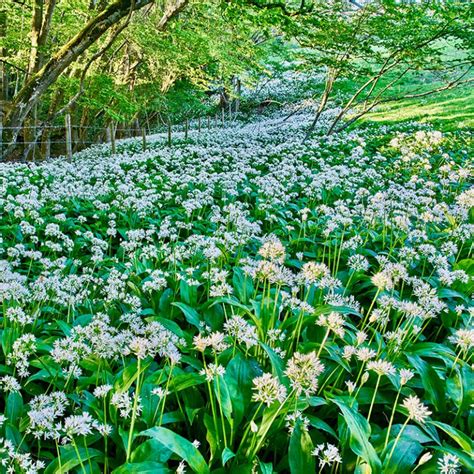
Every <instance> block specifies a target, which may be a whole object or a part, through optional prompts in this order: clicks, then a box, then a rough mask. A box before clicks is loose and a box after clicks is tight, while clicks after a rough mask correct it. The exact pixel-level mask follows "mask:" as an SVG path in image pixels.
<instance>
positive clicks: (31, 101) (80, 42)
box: [3, 0, 188, 158]
mask: <svg viewBox="0 0 474 474" xmlns="http://www.w3.org/2000/svg"><path fill="white" fill-rule="evenodd" d="M152 1H153V0H135V2H133V1H132V0H117V1H115V2H114V3H112V4H111V5H110V6H108V7H107V8H106V9H105V10H103V11H102V12H101V13H99V14H98V15H97V16H96V17H95V18H93V19H92V20H91V21H90V22H89V23H87V25H86V26H85V27H84V28H83V29H82V30H81V31H80V32H79V33H78V34H77V35H76V36H75V37H74V38H72V39H71V40H70V41H69V42H68V43H67V44H65V45H64V46H63V47H62V48H61V49H60V50H59V51H58V52H57V53H56V54H55V55H54V56H53V57H52V58H51V59H50V60H49V61H48V62H47V63H46V64H45V65H44V66H43V67H42V68H41V69H40V70H39V71H38V72H37V73H35V74H34V75H33V76H32V77H31V78H29V79H28V80H27V81H26V84H25V85H24V86H23V87H22V89H21V90H20V91H19V92H18V94H17V96H16V97H15V99H14V101H13V103H12V108H11V109H10V112H9V113H7V116H6V123H7V125H9V126H10V127H13V133H12V134H11V136H10V143H11V145H10V146H9V147H8V148H7V150H6V151H5V152H4V153H3V158H5V156H6V155H8V154H9V153H10V152H11V151H12V150H13V148H14V146H15V145H14V142H15V141H16V139H17V137H18V133H19V130H20V127H21V125H22V123H23V122H24V120H25V119H26V117H27V116H28V114H29V113H30V111H31V110H32V108H33V107H34V105H35V104H37V103H38V102H39V100H40V99H41V98H42V96H43V95H44V93H45V92H46V91H47V90H48V88H49V87H50V86H51V85H52V84H54V82H55V81H56V80H57V79H58V78H59V76H60V75H61V74H62V73H63V72H64V71H65V70H66V69H67V68H68V67H69V66H70V65H71V64H72V63H73V62H75V61H76V60H77V59H78V58H79V57H80V56H81V55H82V54H83V53H84V52H85V51H86V50H87V49H88V48H89V47H90V46H91V45H93V44H94V43H95V42H96V41H97V40H98V39H99V38H101V37H102V36H103V35H104V33H106V32H107V31H108V30H109V28H111V27H112V26H113V25H115V24H117V23H118V22H119V21H120V20H122V19H123V18H125V17H126V16H127V15H128V14H129V13H130V11H131V9H133V10H138V9H141V8H143V7H144V6H146V5H148V4H150V3H152ZM187 3H188V0H175V1H174V2H173V3H172V4H171V5H170V6H169V7H168V8H167V9H166V11H165V12H164V14H163V16H162V18H161V20H160V22H159V23H158V25H157V30H162V29H164V28H165V26H166V25H167V23H168V22H169V21H170V20H171V19H172V18H173V17H174V16H176V15H177V14H178V13H179V12H180V11H181V10H182V9H183V8H184V7H185V6H186V4H187Z"/></svg>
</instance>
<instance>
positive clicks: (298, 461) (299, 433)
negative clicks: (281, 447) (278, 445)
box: [288, 421, 316, 474]
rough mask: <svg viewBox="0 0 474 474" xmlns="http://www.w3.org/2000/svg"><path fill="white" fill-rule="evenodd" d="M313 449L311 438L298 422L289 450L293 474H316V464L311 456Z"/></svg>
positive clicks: (292, 434)
mask: <svg viewBox="0 0 474 474" xmlns="http://www.w3.org/2000/svg"><path fill="white" fill-rule="evenodd" d="M313 448H314V446H313V442H312V440H311V437H310V436H309V434H308V432H307V431H306V430H304V429H302V427H301V422H300V421H298V422H297V423H296V426H295V428H294V430H293V433H291V438H290V447H289V450H288V462H289V463H290V471H291V473H292V474H300V473H303V472H315V469H316V463H315V459H314V456H313V455H312V454H311V452H312V451H313Z"/></svg>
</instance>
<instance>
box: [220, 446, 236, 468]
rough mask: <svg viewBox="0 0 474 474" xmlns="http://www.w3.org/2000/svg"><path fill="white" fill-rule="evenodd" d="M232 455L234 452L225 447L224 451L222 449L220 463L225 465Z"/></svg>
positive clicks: (233, 455)
mask: <svg viewBox="0 0 474 474" xmlns="http://www.w3.org/2000/svg"><path fill="white" fill-rule="evenodd" d="M233 457H235V453H234V452H232V451H231V450H230V449H229V448H225V449H224V451H222V465H223V466H225V464H226V462H227V461H228V460H229V459H232V458H233Z"/></svg>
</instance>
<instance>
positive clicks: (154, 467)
mask: <svg viewBox="0 0 474 474" xmlns="http://www.w3.org/2000/svg"><path fill="white" fill-rule="evenodd" d="M171 472H172V471H171V470H170V469H168V468H167V467H166V466H164V465H163V464H160V463H159V462H153V461H148V462H138V463H128V464H123V465H122V466H120V467H118V468H117V469H114V470H113V471H112V474H168V473H171Z"/></svg>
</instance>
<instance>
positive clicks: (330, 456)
mask: <svg viewBox="0 0 474 474" xmlns="http://www.w3.org/2000/svg"><path fill="white" fill-rule="evenodd" d="M311 454H312V455H313V456H316V457H317V458H318V459H319V467H320V468H323V467H324V466H326V465H328V466H331V465H333V464H335V463H341V462H342V458H341V455H340V454H339V449H338V448H337V447H336V446H334V445H333V444H330V443H323V444H318V445H317V446H316V447H315V448H314V450H313V452H312V453H311Z"/></svg>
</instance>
